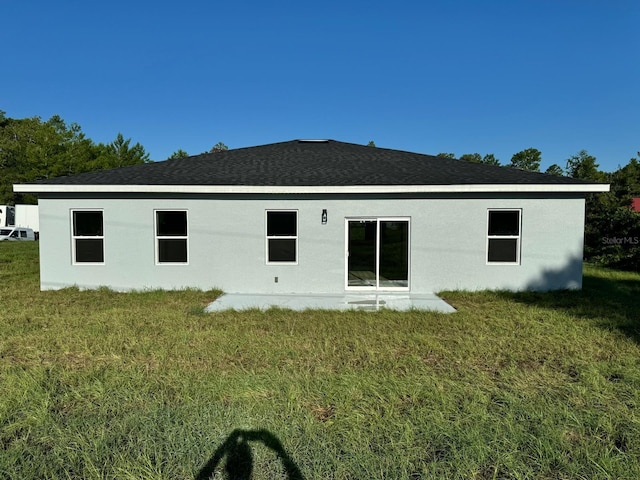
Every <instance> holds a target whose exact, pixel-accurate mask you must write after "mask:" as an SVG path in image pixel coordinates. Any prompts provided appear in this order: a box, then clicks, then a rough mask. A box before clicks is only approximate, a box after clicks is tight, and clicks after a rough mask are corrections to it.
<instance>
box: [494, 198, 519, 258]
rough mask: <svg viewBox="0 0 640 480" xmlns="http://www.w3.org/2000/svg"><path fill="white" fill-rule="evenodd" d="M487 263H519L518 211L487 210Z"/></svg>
mask: <svg viewBox="0 0 640 480" xmlns="http://www.w3.org/2000/svg"><path fill="white" fill-rule="evenodd" d="M487 262H488V263H508V264H518V263H520V210H489V220H488V239H487Z"/></svg>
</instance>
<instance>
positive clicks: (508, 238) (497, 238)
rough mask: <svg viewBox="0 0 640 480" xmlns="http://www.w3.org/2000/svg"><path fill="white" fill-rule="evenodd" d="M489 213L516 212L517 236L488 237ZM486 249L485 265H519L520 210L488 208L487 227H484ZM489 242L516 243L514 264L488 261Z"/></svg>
mask: <svg viewBox="0 0 640 480" xmlns="http://www.w3.org/2000/svg"><path fill="white" fill-rule="evenodd" d="M491 212H517V213H518V235H489V222H490V217H491ZM486 232H487V233H486V248H485V262H486V264H487V265H521V261H522V255H521V247H522V208H488V209H487V226H486ZM491 240H515V241H516V260H515V262H495V261H490V260H489V244H490V243H491Z"/></svg>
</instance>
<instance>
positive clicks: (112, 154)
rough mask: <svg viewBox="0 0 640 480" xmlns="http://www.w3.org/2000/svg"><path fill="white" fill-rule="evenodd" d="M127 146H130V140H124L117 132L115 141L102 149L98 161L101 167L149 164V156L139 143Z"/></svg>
mask: <svg viewBox="0 0 640 480" xmlns="http://www.w3.org/2000/svg"><path fill="white" fill-rule="evenodd" d="M129 145H131V139H130V138H127V139H126V140H125V138H124V136H123V135H122V133H120V132H118V135H116V139H115V140H114V141H113V142H111V143H110V144H108V145H106V146H104V148H103V149H102V155H101V156H100V159H101V162H103V167H104V168H119V167H125V166H128V165H136V164H138V163H150V161H151V160H149V154H148V153H147V152H146V151H145V149H144V147H143V146H142V145H140V144H139V143H136V144H135V145H133V146H132V147H130V146H129Z"/></svg>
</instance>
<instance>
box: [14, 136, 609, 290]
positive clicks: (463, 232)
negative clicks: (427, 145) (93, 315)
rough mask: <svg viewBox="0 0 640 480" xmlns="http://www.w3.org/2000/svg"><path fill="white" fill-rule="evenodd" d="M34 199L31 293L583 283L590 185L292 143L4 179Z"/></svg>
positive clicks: (400, 154) (327, 144)
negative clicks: (36, 282) (36, 287)
mask: <svg viewBox="0 0 640 480" xmlns="http://www.w3.org/2000/svg"><path fill="white" fill-rule="evenodd" d="M14 189H15V191H16V192H21V193H35V194H38V197H39V205H40V267H41V268H40V281H41V288H42V289H43V290H47V289H59V288H63V287H67V286H73V285H76V286H78V287H80V288H97V287H100V286H107V287H110V288H112V289H116V290H130V289H157V288H161V289H180V288H186V287H193V288H201V289H211V288H220V289H222V290H224V291H225V292H227V293H256V294H258V293H261V294H284V293H307V294H308V293H326V294H347V293H354V292H409V293H412V294H414V293H415V294H419V293H424V292H437V291H441V290H448V289H465V290H478V289H508V290H552V289H575V288H581V285H582V254H583V235H584V218H585V194H587V193H590V192H604V191H608V189H609V186H608V185H606V184H594V183H589V182H585V181H581V180H577V179H572V178H566V177H561V176H553V175H545V174H542V173H533V172H528V171H522V170H518V169H514V168H508V167H500V166H493V165H484V164H476V163H470V162H466V161H462V160H455V159H450V158H441V157H436V156H430V155H423V154H418V153H410V152H405V151H398V150H390V149H385V148H376V147H369V146H364V145H355V144H351V143H344V142H338V141H334V140H293V141H288V142H282V143H274V144H269V145H262V146H256V147H248V148H238V149H232V150H226V151H218V152H214V153H207V154H202V155H197V156H193V157H188V158H182V159H175V160H166V161H162V162H156V163H149V164H143V165H135V166H129V167H124V168H117V169H112V170H106V171H97V172H90V173H83V174H79V175H73V176H67V177H59V178H53V179H47V180H43V181H39V182H36V183H30V184H19V185H15V186H14Z"/></svg>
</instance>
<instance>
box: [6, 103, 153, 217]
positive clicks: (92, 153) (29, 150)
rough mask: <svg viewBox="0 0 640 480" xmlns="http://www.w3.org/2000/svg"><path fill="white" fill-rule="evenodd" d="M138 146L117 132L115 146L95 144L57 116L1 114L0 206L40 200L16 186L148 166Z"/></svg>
mask: <svg viewBox="0 0 640 480" xmlns="http://www.w3.org/2000/svg"><path fill="white" fill-rule="evenodd" d="M150 161H151V160H150V159H149V154H148V153H147V152H146V151H145V149H144V147H143V146H142V145H140V143H135V144H133V145H131V139H130V138H128V139H125V138H124V136H123V135H122V133H118V134H117V135H116V138H115V139H114V140H113V141H112V142H111V143H107V144H105V143H95V142H94V141H93V140H91V139H90V138H87V137H86V135H85V134H84V133H83V132H82V128H81V127H80V125H78V124H77V123H71V124H67V123H66V122H65V121H64V120H63V119H62V118H60V116H59V115H54V116H52V117H51V118H50V119H49V120H46V121H43V120H42V119H41V118H40V117H31V118H22V119H14V118H9V117H7V116H6V114H5V112H3V111H0V204H15V203H35V202H36V197H35V196H33V195H29V194H20V193H14V192H13V184H14V183H29V182H35V181H37V180H43V179H47V178H53V177H59V176H63V175H75V174H77V173H84V172H92V171H95V170H105V169H107V168H115V167H124V166H127V165H135V164H139V163H148V162H150Z"/></svg>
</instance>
